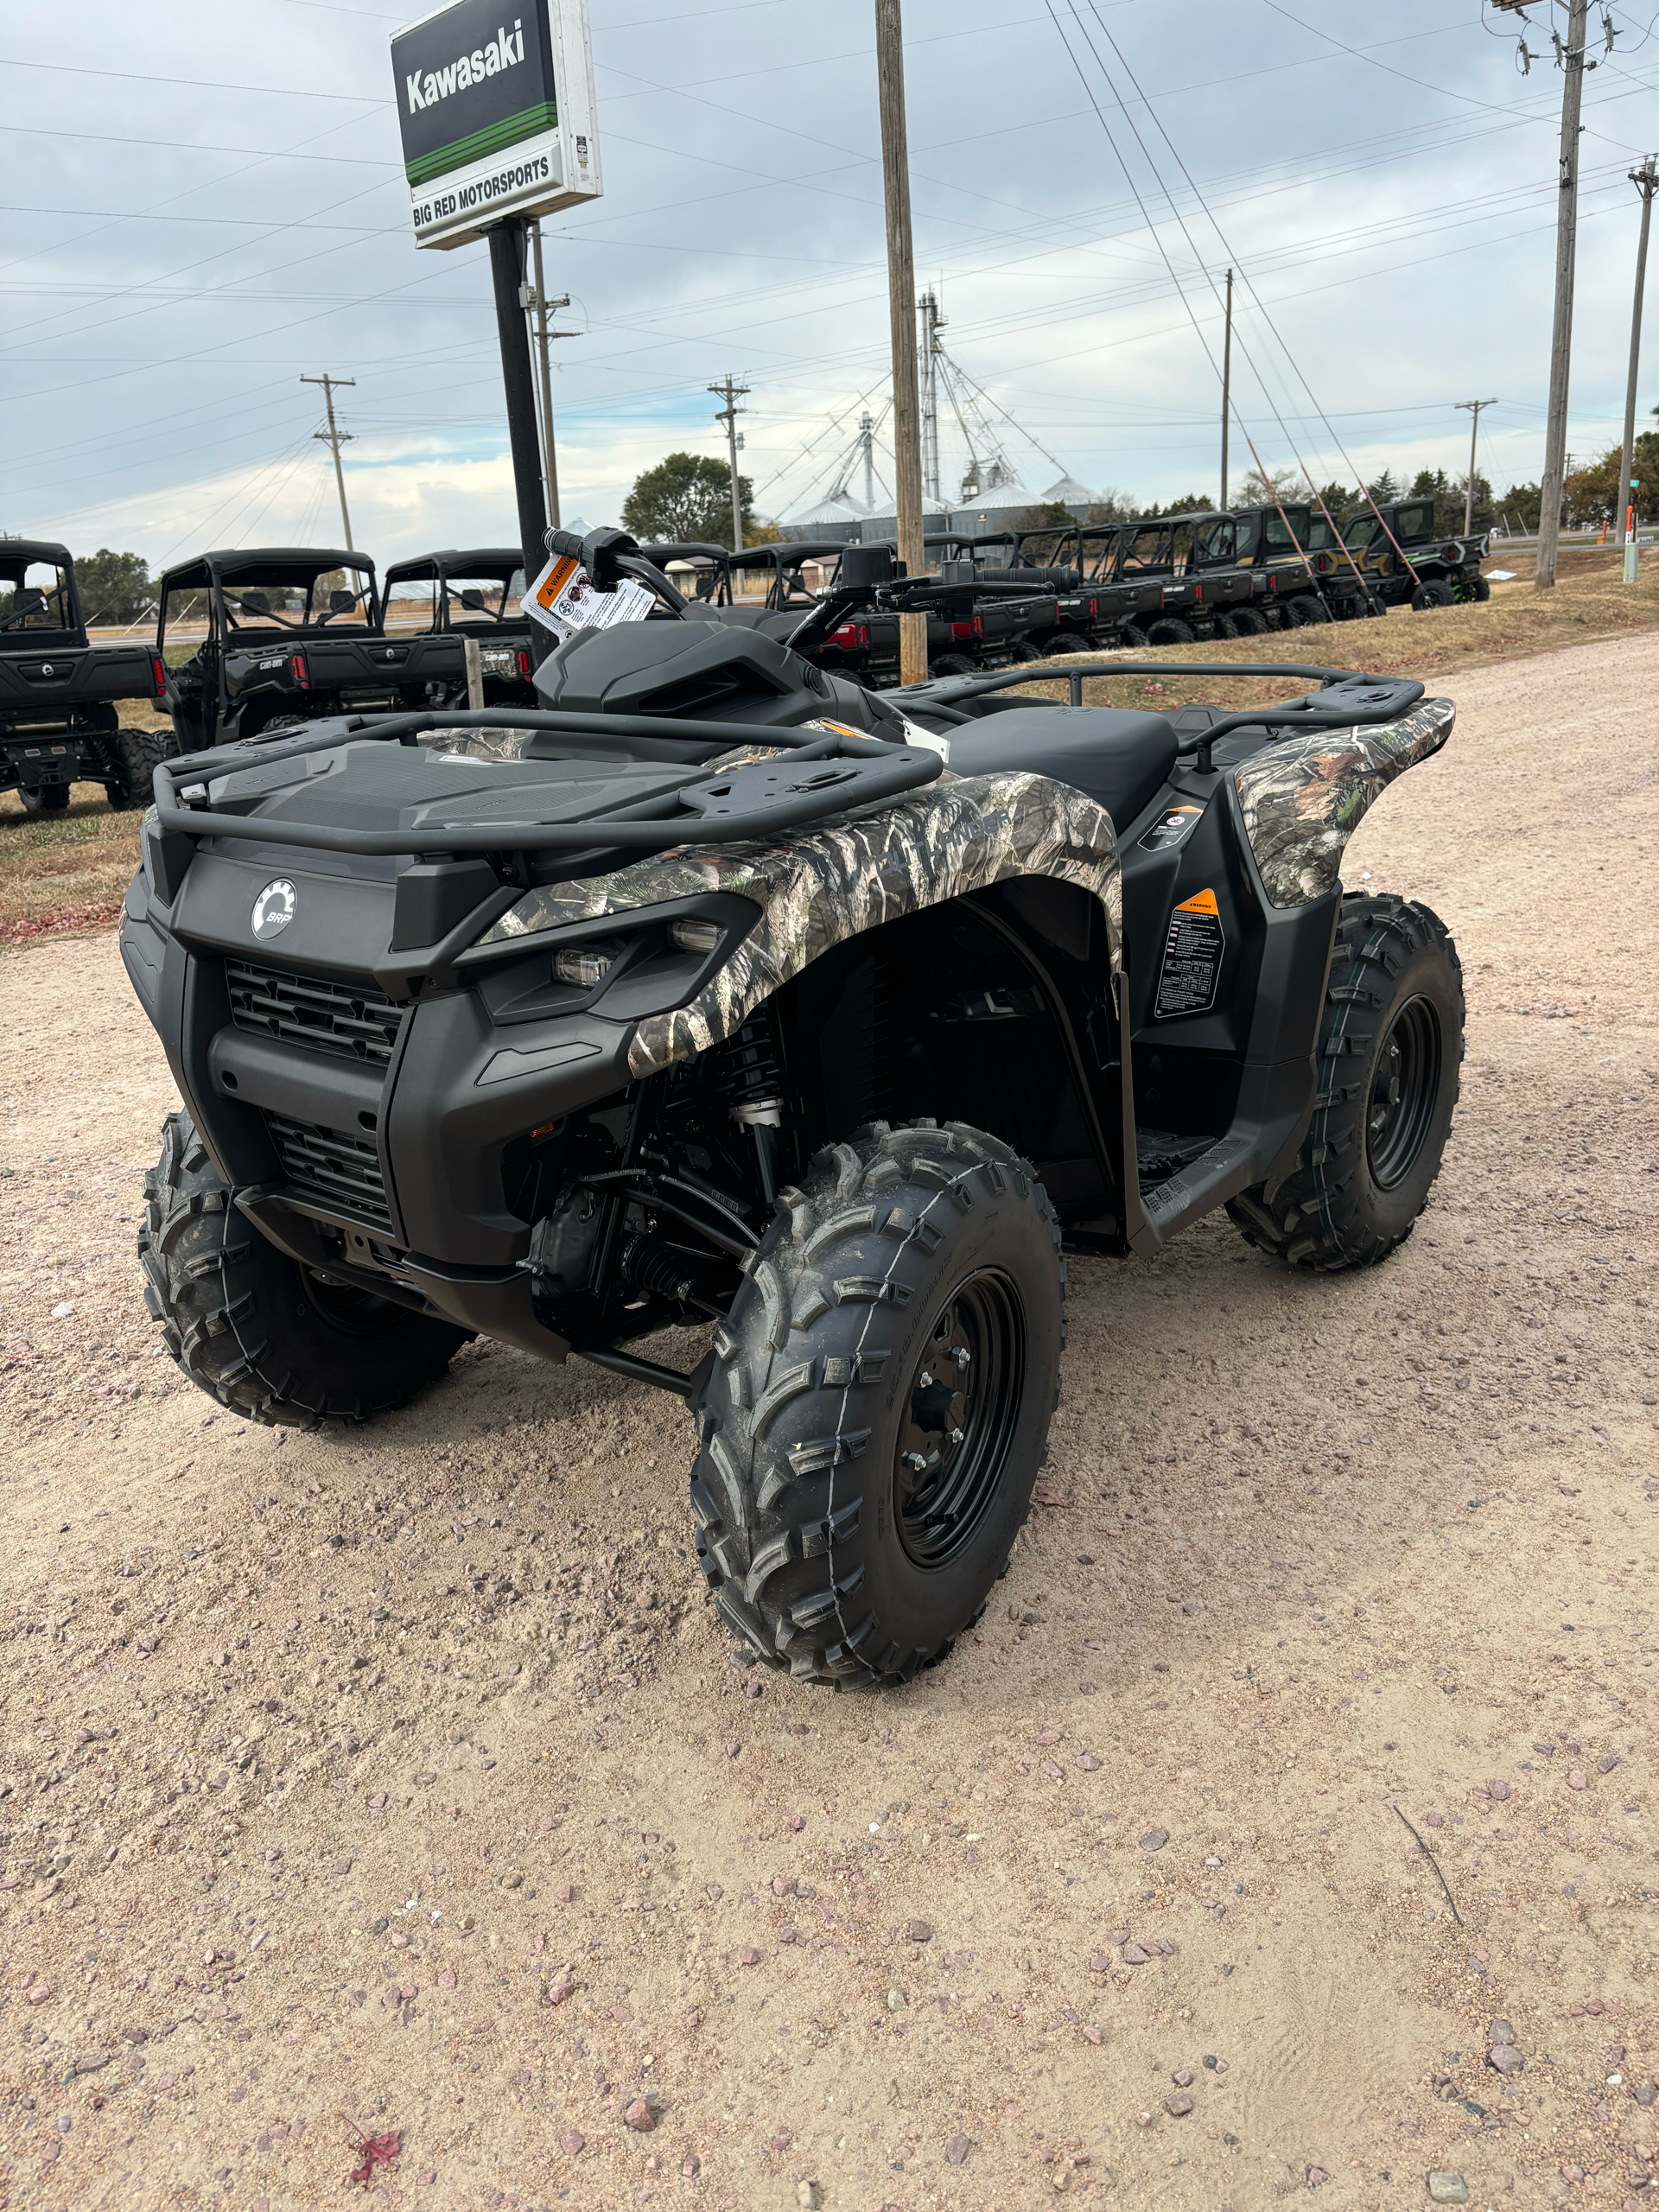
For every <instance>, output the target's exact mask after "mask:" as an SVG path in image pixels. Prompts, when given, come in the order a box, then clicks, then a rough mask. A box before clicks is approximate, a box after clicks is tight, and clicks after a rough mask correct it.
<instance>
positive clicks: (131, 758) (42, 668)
mask: <svg viewBox="0 0 1659 2212" xmlns="http://www.w3.org/2000/svg"><path fill="white" fill-rule="evenodd" d="M96 612H97V610H96V609H94V610H93V613H94V614H96ZM162 690H163V683H162V664H161V662H160V660H159V659H158V658H157V657H156V655H155V654H153V653H152V652H150V650H149V646H148V645H93V644H92V641H91V639H89V638H88V636H87V634H86V613H85V610H84V609H83V608H82V607H81V604H80V595H79V588H78V586H77V584H76V582H75V564H74V563H73V560H71V558H70V556H69V552H68V549H67V547H65V546H62V545H59V544H57V543H54V542H53V541H52V540H50V539H48V538H35V537H9V538H5V539H3V540H0V791H16V794H17V796H18V798H19V799H20V800H21V801H22V808H23V811H24V813H25V814H60V813H61V812H62V811H63V810H64V809H65V808H66V807H67V805H68V804H69V792H70V789H71V786H72V785H75V784H82V783H92V784H102V785H103V786H104V795H105V798H107V799H108V800H109V803H110V804H111V806H112V807H117V808H125V807H134V806H148V805H149V779H150V775H151V772H152V771H153V770H154V768H155V766H156V762H157V761H158V760H160V759H161V758H162V755H163V753H166V752H167V751H168V749H169V747H168V735H167V733H166V732H165V731H164V730H147V729H123V728H122V727H121V718H120V716H119V715H118V713H117V711H116V705H115V702H116V701H117V700H118V699H149V700H154V701H159V700H160V698H161V696H162Z"/></svg>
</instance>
